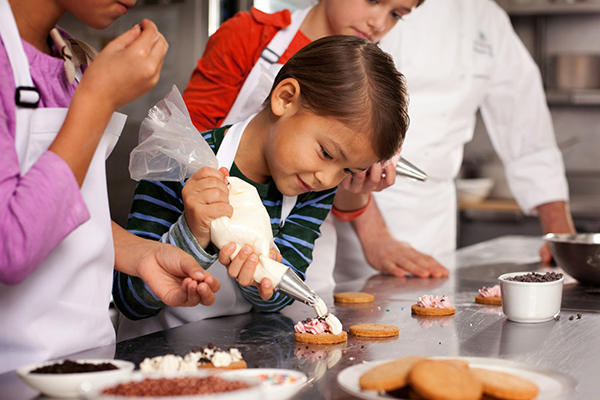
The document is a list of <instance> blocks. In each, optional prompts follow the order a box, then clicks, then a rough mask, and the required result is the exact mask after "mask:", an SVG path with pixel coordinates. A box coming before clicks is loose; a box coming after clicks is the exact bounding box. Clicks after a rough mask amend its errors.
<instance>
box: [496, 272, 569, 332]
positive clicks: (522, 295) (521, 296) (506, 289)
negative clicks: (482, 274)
mask: <svg viewBox="0 0 600 400" xmlns="http://www.w3.org/2000/svg"><path fill="white" fill-rule="evenodd" d="M530 272H531V271H529V272H511V273H509V274H504V275H500V276H499V277H498V280H499V281H500V289H501V291H502V311H503V312H504V315H506V318H508V319H509V320H510V321H514V322H521V323H526V324H531V323H539V322H546V321H550V320H552V319H553V318H554V317H555V316H557V315H558V313H559V312H560V304H561V301H562V293H563V282H564V280H565V277H564V276H563V277H562V278H560V279H559V280H556V281H552V282H516V281H509V280H507V278H512V277H514V276H519V275H527V274H529V273H530Z"/></svg>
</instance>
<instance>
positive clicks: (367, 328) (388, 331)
mask: <svg viewBox="0 0 600 400" xmlns="http://www.w3.org/2000/svg"><path fill="white" fill-rule="evenodd" d="M398 333H400V328H398V327H397V326H396V325H389V324H375V323H363V324H356V325H352V326H351V327H350V334H352V335H354V336H359V337H369V338H380V337H391V336H397V335H398Z"/></svg>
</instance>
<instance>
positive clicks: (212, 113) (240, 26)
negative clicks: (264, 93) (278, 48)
mask: <svg viewBox="0 0 600 400" xmlns="http://www.w3.org/2000/svg"><path fill="white" fill-rule="evenodd" d="M259 27H260V26H257V24H256V23H255V22H253V20H252V16H251V15H250V13H247V12H242V13H239V14H237V15H236V16H235V17H233V18H230V19H228V20H227V21H225V22H224V23H223V25H221V26H220V27H219V29H218V30H217V31H216V32H215V33H214V34H213V35H212V36H211V37H210V39H209V40H208V42H207V44H206V48H205V50H204V54H203V55H202V58H200V59H199V60H198V64H197V66H196V69H195V70H194V72H193V73H192V76H191V78H190V81H189V82H188V85H187V87H186V89H185V91H184V92H183V99H184V100H185V103H186V106H187V108H188V111H189V113H190V117H191V119H192V122H193V123H194V125H195V126H196V128H197V129H198V130H199V131H200V132H203V131H205V130H208V129H213V128H215V127H218V126H220V125H221V123H222V122H223V120H224V119H225V117H226V116H227V113H228V112H229V110H230V109H231V107H232V105H233V102H234V101H235V99H236V97H237V95H238V93H239V91H240V90H241V88H242V85H243V84H244V81H245V80H246V77H247V76H248V74H249V73H250V71H251V70H252V67H253V65H254V62H255V61H256V60H255V56H254V54H255V53H258V51H259V50H258V48H259V46H260V42H259V37H260V36H261V32H262V31H260V32H257V30H258V29H259ZM265 45H266V44H265Z"/></svg>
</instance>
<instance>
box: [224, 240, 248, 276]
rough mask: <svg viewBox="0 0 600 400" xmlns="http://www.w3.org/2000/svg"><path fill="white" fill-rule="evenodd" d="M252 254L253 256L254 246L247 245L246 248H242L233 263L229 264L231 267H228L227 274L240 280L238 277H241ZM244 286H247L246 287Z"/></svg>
mask: <svg viewBox="0 0 600 400" xmlns="http://www.w3.org/2000/svg"><path fill="white" fill-rule="evenodd" d="M251 254H252V246H250V245H247V244H246V245H244V247H242V249H241V250H240V251H239V253H238V254H237V255H236V256H235V258H234V259H233V260H232V261H231V263H230V264H229V267H227V273H228V274H229V276H230V277H232V278H233V279H236V280H237V279H238V276H239V275H240V271H241V270H242V267H243V266H244V263H245V262H246V260H248V257H250V255H251ZM238 282H239V281H238ZM240 284H241V283H240ZM244 286H247V285H244Z"/></svg>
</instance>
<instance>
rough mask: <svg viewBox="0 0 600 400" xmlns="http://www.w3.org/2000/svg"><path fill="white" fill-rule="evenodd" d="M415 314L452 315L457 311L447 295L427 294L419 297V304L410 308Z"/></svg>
mask: <svg viewBox="0 0 600 400" xmlns="http://www.w3.org/2000/svg"><path fill="white" fill-rule="evenodd" d="M410 309H411V311H412V313H413V314H418V315H452V314H454V313H456V308H454V306H453V305H452V304H450V299H449V298H448V297H447V296H432V295H430V294H425V295H423V296H421V297H419V300H417V304H413V305H412V307H411V308H410Z"/></svg>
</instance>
